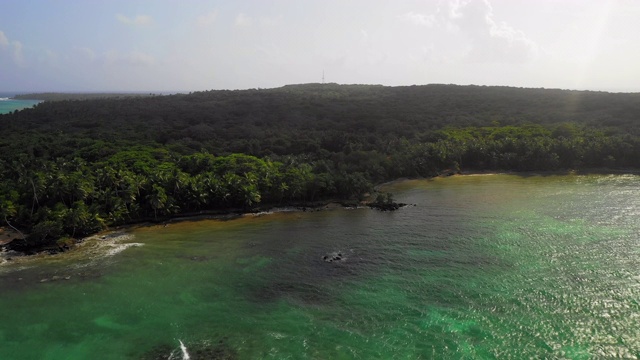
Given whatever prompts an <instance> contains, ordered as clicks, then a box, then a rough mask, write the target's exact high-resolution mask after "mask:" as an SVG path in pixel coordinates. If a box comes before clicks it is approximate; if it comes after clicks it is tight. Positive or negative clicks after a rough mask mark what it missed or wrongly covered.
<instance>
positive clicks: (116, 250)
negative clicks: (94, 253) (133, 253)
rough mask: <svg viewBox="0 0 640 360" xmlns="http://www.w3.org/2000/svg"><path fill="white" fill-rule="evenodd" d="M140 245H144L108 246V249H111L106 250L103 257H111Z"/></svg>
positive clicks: (140, 244)
mask: <svg viewBox="0 0 640 360" xmlns="http://www.w3.org/2000/svg"><path fill="white" fill-rule="evenodd" d="M142 245H144V244H142V243H126V244H109V247H111V249H109V250H107V252H106V254H105V255H106V256H113V255H116V254H119V253H121V252H123V251H125V250H127V249H128V248H130V247H138V246H142Z"/></svg>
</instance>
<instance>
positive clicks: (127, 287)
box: [0, 174, 640, 360]
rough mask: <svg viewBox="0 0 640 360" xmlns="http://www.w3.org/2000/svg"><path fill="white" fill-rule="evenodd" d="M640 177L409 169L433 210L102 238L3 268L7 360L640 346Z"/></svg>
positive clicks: (265, 218) (207, 224)
mask: <svg viewBox="0 0 640 360" xmlns="http://www.w3.org/2000/svg"><path fill="white" fill-rule="evenodd" d="M638 180H640V177H639V176H638V175H576V174H570V175H544V176H540V175H530V174H526V175H522V174H520V175H505V174H495V175H478V176H452V177H446V178H433V179H429V180H407V181H400V182H394V183H390V184H387V185H385V186H383V187H382V189H381V190H383V191H390V192H392V193H394V195H395V197H396V200H397V201H400V202H405V203H411V204H416V206H415V207H414V206H410V207H405V208H401V209H400V210H398V211H395V212H380V211H372V210H370V209H367V208H356V209H344V208H335V209H332V210H329V211H318V212H278V213H272V214H262V215H261V216H243V217H238V218H234V219H228V220H201V221H196V222H188V221H187V222H180V223H171V224H169V226H167V227H164V226H151V227H139V228H135V229H131V230H130V231H127V232H124V233H117V234H114V235H113V236H107V237H106V238H105V239H101V238H100V237H97V238H94V239H92V240H89V241H86V242H85V243H83V244H81V247H80V248H79V249H77V250H74V251H71V252H68V253H64V254H58V255H55V256H41V257H37V258H30V259H26V260H27V261H24V262H21V261H20V260H19V261H17V262H15V263H5V264H3V265H1V266H0V288H2V289H3V297H2V298H1V299H0V306H1V307H2V308H3V309H10V310H11V311H7V312H6V315H5V318H6V319H5V320H4V321H3V322H2V323H0V358H12V359H18V360H19V359H31V358H39V359H58V358H65V359H85V358H97V359H141V358H142V359H145V358H147V359H151V358H160V357H162V358H167V357H169V356H170V355H171V354H173V356H175V357H178V356H179V354H180V351H181V350H180V341H182V342H183V343H184V345H185V347H186V349H187V350H188V351H190V354H191V358H192V359H197V358H198V354H205V353H206V354H209V355H211V354H214V355H215V356H218V358H238V359H256V358H267V359H268V358H273V359H280V358H286V357H291V358H361V359H372V358H380V359H384V358H393V357H401V358H443V359H457V358H461V357H469V358H480V359H482V358H514V357H534V358H554V357H555V358H568V359H589V358H602V357H616V356H618V357H633V356H638V355H640V342H639V341H638V339H639V338H640V333H639V332H638V329H637V327H636V326H634V324H635V323H636V322H637V319H638V317H639V316H640V306H638V303H637V301H636V299H638V298H639V297H640V290H639V289H640V286H639V285H640V280H639V279H638V274H637V269H638V268H640V260H639V259H638V258H639V257H638V252H637V250H636V249H637V248H638V238H637V234H638V233H639V231H640V224H638V223H637V221H636V219H637V215H638V214H640V203H639V202H638V199H640V196H639V195H640V182H639V181H638ZM338 252H339V253H341V254H342V255H343V257H342V258H341V259H340V260H339V261H334V262H330V263H328V262H326V261H323V257H324V256H326V255H327V254H332V253H338ZM215 356H213V355H211V356H210V357H209V358H215Z"/></svg>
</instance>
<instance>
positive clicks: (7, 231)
mask: <svg viewBox="0 0 640 360" xmlns="http://www.w3.org/2000/svg"><path fill="white" fill-rule="evenodd" d="M591 174H596V175H624V174H629V175H640V169H604V168H594V169H580V170H575V169H572V170H560V171H557V170H556V171H492V170H465V171H459V172H453V171H451V170H445V171H443V172H442V173H441V174H440V175H437V176H433V177H416V178H406V177H404V178H398V179H394V180H391V181H387V182H383V183H380V184H377V185H375V186H374V187H373V189H374V191H375V192H380V189H383V188H385V187H387V186H391V185H394V184H399V183H402V182H406V181H413V180H429V179H435V178H446V177H451V176H489V175H516V176H555V175H591ZM371 198H372V197H371V196H368V197H367V199H366V200H364V201H356V200H337V199H330V200H325V201H315V202H310V203H292V204H288V205H262V206H258V207H256V208H253V209H227V210H207V211H202V212H198V213H186V214H178V215H175V216H167V217H162V218H159V219H156V220H154V219H149V218H145V219H140V220H139V221H132V222H130V223H125V224H121V225H117V226H113V227H109V228H106V229H103V230H101V231H99V232H96V233H93V234H90V235H87V236H85V237H83V238H81V239H76V240H75V242H74V244H73V246H72V247H71V248H67V249H64V248H60V247H57V246H55V245H51V246H46V247H41V248H34V249H32V250H33V251H32V252H25V251H17V250H13V249H10V248H8V246H7V245H9V244H10V243H12V242H13V241H20V240H22V239H21V238H20V237H19V236H20V233H19V232H16V231H15V230H14V229H11V228H10V227H8V226H0V252H6V251H13V252H15V253H19V255H17V256H21V257H24V256H27V257H29V256H35V255H42V254H47V253H48V254H49V255H55V254H60V253H65V252H69V251H72V250H73V249H75V248H76V247H77V246H78V245H79V244H81V243H82V242H84V241H85V240H86V239H90V238H94V237H103V236H109V235H110V234H113V233H115V232H128V231H130V230H133V229H137V228H143V227H152V226H168V225H169V224H171V223H181V222H188V221H200V220H233V219H236V218H241V217H246V216H262V215H267V214H271V213H281V212H307V211H326V210H333V209H337V208H353V207H361V206H367V204H369V203H371Z"/></svg>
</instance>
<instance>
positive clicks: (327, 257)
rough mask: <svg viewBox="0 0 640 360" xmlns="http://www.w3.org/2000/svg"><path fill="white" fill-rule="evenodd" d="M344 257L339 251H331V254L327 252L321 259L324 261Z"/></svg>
mask: <svg viewBox="0 0 640 360" xmlns="http://www.w3.org/2000/svg"><path fill="white" fill-rule="evenodd" d="M345 259H346V257H345V256H344V255H343V254H342V253H341V252H332V253H331V254H327V255H325V256H323V257H322V260H323V261H325V262H328V263H330V262H334V261H343V260H345Z"/></svg>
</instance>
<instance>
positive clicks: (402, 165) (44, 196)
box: [0, 84, 640, 245]
mask: <svg viewBox="0 0 640 360" xmlns="http://www.w3.org/2000/svg"><path fill="white" fill-rule="evenodd" d="M639 136H640V94H614V93H604V92H587V91H565V90H545V89H521V88H508V87H485V86H456V85H425V86H409V87H385V86H378V85H337V84H305V85H289V86H284V87H281V88H276V89H252V90H239V91H206V92H195V93H191V94H178V95H170V96H153V97H129V98H117V99H113V98H97V99H84V100H65V101H47V102H44V103H41V104H39V105H37V106H36V107H35V108H33V109H26V110H24V111H20V112H17V113H15V114H6V115H0V166H1V167H0V175H2V177H1V178H0V179H1V180H0V205H1V207H0V209H1V212H2V213H0V215H1V216H0V219H3V218H5V217H6V221H5V223H7V222H8V223H10V224H11V225H13V226H16V227H17V228H19V229H22V230H23V231H24V232H26V233H29V234H31V235H30V237H29V243H30V244H32V245H35V244H46V243H49V242H51V241H53V240H56V239H59V238H61V237H65V236H67V237H77V236H79V235H80V236H81V235H84V234H87V233H91V232H93V231H96V230H98V229H100V228H103V227H104V226H109V225H115V224H121V223H126V222H135V221H139V220H142V219H147V220H149V219H151V220H154V219H155V220H160V219H163V218H165V217H168V216H173V215H176V214H184V213H194V212H201V211H211V210H224V209H232V208H234V209H244V210H248V209H251V208H253V207H255V206H258V205H261V204H287V203H293V202H296V203H299V202H310V201H318V200H323V199H329V198H340V199H359V198H362V196H363V195H364V194H365V193H367V192H369V191H371V189H372V185H373V184H375V183H378V182H382V181H386V180H390V179H394V178H398V177H416V176H433V175H435V174H438V173H439V172H440V171H442V170H444V169H454V170H457V169H463V170H464V169H472V170H484V169H490V170H519V171H531V170H566V169H589V168H603V167H604V168H610V169H629V168H634V169H638V168H640V138H639Z"/></svg>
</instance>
